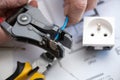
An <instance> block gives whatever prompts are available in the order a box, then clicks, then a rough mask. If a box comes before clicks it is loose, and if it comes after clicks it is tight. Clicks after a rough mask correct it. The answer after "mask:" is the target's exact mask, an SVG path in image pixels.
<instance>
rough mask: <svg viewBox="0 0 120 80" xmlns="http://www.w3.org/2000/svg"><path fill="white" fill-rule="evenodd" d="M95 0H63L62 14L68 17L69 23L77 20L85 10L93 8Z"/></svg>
mask: <svg viewBox="0 0 120 80" xmlns="http://www.w3.org/2000/svg"><path fill="white" fill-rule="evenodd" d="M96 4H97V0H64V14H65V15H66V16H68V17H69V24H68V25H71V24H76V23H77V22H79V21H80V20H81V18H82V16H83V14H84V13H85V11H88V10H91V9H94V8H95V7H96Z"/></svg>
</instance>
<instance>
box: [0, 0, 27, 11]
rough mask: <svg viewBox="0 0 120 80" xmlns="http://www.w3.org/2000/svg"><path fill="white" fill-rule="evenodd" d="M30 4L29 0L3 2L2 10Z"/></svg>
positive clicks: (0, 8) (7, 0) (1, 3)
mask: <svg viewBox="0 0 120 80" xmlns="http://www.w3.org/2000/svg"><path fill="white" fill-rule="evenodd" d="M27 3H28V0H1V2H0V10H3V9H13V8H18V7H21V6H23V5H25V4H27Z"/></svg>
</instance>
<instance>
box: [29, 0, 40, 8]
mask: <svg viewBox="0 0 120 80" xmlns="http://www.w3.org/2000/svg"><path fill="white" fill-rule="evenodd" d="M29 4H30V5H31V6H33V7H36V8H38V3H37V1H36V0H32V1H30V3H29Z"/></svg>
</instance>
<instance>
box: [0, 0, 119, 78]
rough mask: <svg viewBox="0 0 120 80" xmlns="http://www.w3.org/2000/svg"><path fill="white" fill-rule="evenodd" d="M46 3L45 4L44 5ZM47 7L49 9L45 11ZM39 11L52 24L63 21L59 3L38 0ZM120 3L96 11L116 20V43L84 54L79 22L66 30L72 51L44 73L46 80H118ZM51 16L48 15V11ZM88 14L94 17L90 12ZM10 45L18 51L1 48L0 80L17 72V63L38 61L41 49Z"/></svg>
mask: <svg viewBox="0 0 120 80" xmlns="http://www.w3.org/2000/svg"><path fill="white" fill-rule="evenodd" d="M44 2H47V3H44ZM43 3H44V4H45V5H44V4H43ZM46 5H47V6H48V7H47V8H46ZM39 8H40V9H41V11H43V13H44V14H45V16H46V17H47V18H48V19H49V21H51V20H52V21H51V22H52V23H56V24H58V25H59V26H61V25H62V24H63V22H64V13H63V1H62V0H39ZM119 8H120V0H105V3H104V4H102V5H99V6H98V7H97V10H98V11H99V13H100V16H105V17H106V16H108V17H115V20H116V21H115V24H116V26H115V32H116V34H115V41H116V44H115V46H114V47H113V49H111V50H107V51H87V50H86V49H84V48H82V46H81V39H82V26H83V24H82V23H79V24H77V25H75V26H74V27H70V28H68V29H66V31H69V32H70V33H71V34H72V35H73V38H74V44H73V48H72V52H70V51H69V50H66V53H65V57H64V58H63V59H62V60H61V61H60V62H61V65H62V66H60V65H59V64H58V63H57V64H56V65H54V66H53V67H52V68H51V69H50V70H49V72H47V75H46V79H47V80H120V10H119ZM48 10H49V11H51V12H50V13H48V12H49V11H48ZM87 14H94V12H93V11H89V12H87ZM11 45H16V46H21V47H23V48H26V50H21V49H2V50H1V49H0V80H4V79H5V78H7V77H8V76H9V75H10V74H12V73H13V72H14V70H15V69H16V62H17V61H23V62H24V61H29V62H31V63H33V62H34V61H35V60H37V59H38V58H39V56H40V54H41V53H42V51H43V50H41V49H40V48H38V47H36V46H33V45H29V44H23V43H16V42H13V43H11ZM1 78H2V79H1Z"/></svg>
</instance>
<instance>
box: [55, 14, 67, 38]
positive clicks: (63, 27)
mask: <svg viewBox="0 0 120 80" xmlns="http://www.w3.org/2000/svg"><path fill="white" fill-rule="evenodd" d="M68 21H69V18H68V17H67V16H66V19H65V22H64V24H63V26H62V27H61V28H60V30H61V31H63V30H64V29H65V28H66V27H67V24H68ZM59 35H60V34H59V33H58V32H57V34H56V36H55V40H58V38H59Z"/></svg>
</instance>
